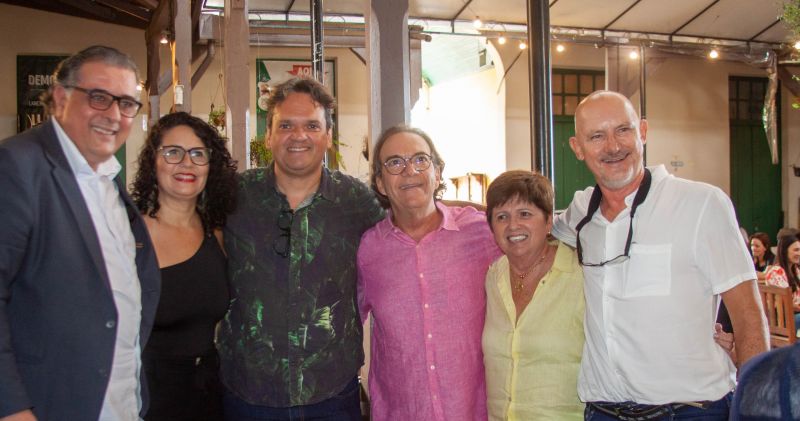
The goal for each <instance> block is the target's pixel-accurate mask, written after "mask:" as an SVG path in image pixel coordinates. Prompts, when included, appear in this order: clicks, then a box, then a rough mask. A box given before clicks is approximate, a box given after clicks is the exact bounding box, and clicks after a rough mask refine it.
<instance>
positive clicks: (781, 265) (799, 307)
mask: <svg viewBox="0 0 800 421" xmlns="http://www.w3.org/2000/svg"><path fill="white" fill-rule="evenodd" d="M775 260H776V263H777V264H775V265H772V266H769V267H768V268H767V272H766V275H765V278H764V281H765V282H766V284H767V285H775V286H779V287H781V288H787V287H788V288H791V289H792V295H793V302H794V324H795V327H797V326H800V288H798V287H800V278H799V277H798V275H799V274H798V271H800V266H799V265H800V233H797V232H795V233H793V234H788V235H784V236H782V237H778V255H777V257H776V259H775Z"/></svg>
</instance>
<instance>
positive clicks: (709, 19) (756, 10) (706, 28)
mask: <svg viewBox="0 0 800 421" xmlns="http://www.w3.org/2000/svg"><path fill="white" fill-rule="evenodd" d="M780 14H781V5H780V3H779V2H777V1H775V0H720V2H719V3H717V4H715V5H714V7H712V8H710V9H708V11H706V13H704V14H703V15H702V16H700V17H698V18H697V19H695V20H694V21H693V22H692V23H690V24H689V25H687V26H686V27H685V28H683V29H682V30H681V33H683V34H688V35H697V36H707V37H718V38H735V39H750V38H752V37H753V36H754V35H756V34H757V33H759V32H760V31H761V30H763V29H764V28H766V27H767V26H769V25H770V24H772V23H773V22H775V20H776V19H777V18H778V16H780Z"/></svg>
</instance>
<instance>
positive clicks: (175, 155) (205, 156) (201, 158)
mask: <svg viewBox="0 0 800 421" xmlns="http://www.w3.org/2000/svg"><path fill="white" fill-rule="evenodd" d="M158 153H160V154H161V156H163V157H164V161H166V163H167V164H180V163H181V162H183V157H184V156H186V154H187V153H188V154H189V159H190V160H191V161H192V163H194V164H195V165H201V166H203V165H208V163H209V161H210V160H211V149H209V148H202V147H198V148H191V149H184V148H183V147H181V146H178V145H167V146H161V147H159V148H158Z"/></svg>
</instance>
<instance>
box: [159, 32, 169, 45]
mask: <svg viewBox="0 0 800 421" xmlns="http://www.w3.org/2000/svg"><path fill="white" fill-rule="evenodd" d="M158 42H160V43H162V44H169V34H168V33H167V31H161V39H160V40H159V41H158Z"/></svg>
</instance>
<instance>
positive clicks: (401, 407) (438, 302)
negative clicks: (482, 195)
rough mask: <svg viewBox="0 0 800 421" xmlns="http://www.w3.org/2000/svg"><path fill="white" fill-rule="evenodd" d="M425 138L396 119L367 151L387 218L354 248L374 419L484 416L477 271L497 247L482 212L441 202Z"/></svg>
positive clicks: (434, 160)
mask: <svg viewBox="0 0 800 421" xmlns="http://www.w3.org/2000/svg"><path fill="white" fill-rule="evenodd" d="M443 169H444V161H442V159H441V157H440V156H439V154H438V153H437V152H436V148H435V147H434V145H433V142H432V141H431V139H430V137H428V135H427V134H425V133H424V132H422V131H421V130H419V129H415V128H411V127H406V126H395V127H392V128H390V129H388V130H387V131H385V132H384V133H383V135H381V138H380V139H379V140H378V142H377V144H376V145H375V150H374V153H373V157H372V176H371V181H372V188H373V190H375V192H376V193H377V195H378V198H379V200H380V201H381V203H382V204H383V205H384V206H385V207H390V211H389V212H388V215H387V217H386V219H384V220H383V221H381V222H379V223H378V224H377V225H375V227H373V228H371V229H370V230H368V231H367V232H366V233H365V234H364V236H363V237H362V239H361V246H360V247H359V250H358V304H359V310H360V312H361V319H362V321H364V320H366V319H367V316H368V315H369V314H370V312H371V313H372V318H373V327H372V339H371V364H370V372H369V391H370V398H371V400H372V408H371V409H372V419H373V420H375V421H382V420H416V421H424V420H438V421H445V420H485V419H486V417H487V414H486V385H485V379H484V371H483V355H482V353H481V332H482V331H483V323H484V315H485V307H486V304H485V303H486V299H485V290H484V280H485V276H486V270H487V268H488V267H489V265H490V264H491V263H492V261H494V260H495V259H496V258H497V257H499V256H500V254H501V252H500V250H499V249H498V248H497V246H496V245H495V242H494V240H493V238H492V235H491V232H490V231H489V226H488V225H487V224H486V216H485V215H484V214H483V213H482V212H479V211H477V210H475V209H474V208H472V207H465V208H459V207H448V206H445V205H443V204H442V203H441V202H439V201H438V200H437V199H438V198H440V195H441V192H442V191H443V190H444V185H443V183H442V170H443Z"/></svg>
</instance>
